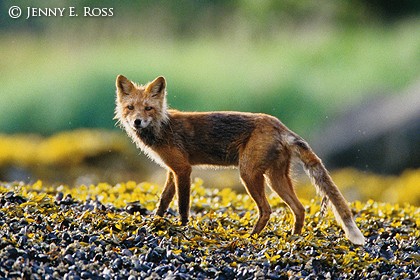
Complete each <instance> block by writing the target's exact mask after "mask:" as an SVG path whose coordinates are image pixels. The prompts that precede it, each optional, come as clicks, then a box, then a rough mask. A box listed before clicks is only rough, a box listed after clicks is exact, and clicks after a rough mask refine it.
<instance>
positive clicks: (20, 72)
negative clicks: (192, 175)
mask: <svg viewBox="0 0 420 280" xmlns="http://www.w3.org/2000/svg"><path fill="white" fill-rule="evenodd" d="M12 6H19V7H20V8H21V9H22V15H21V17H20V18H16V19H12V18H11V17H10V16H9V9H10V7H12ZM28 7H34V8H42V9H45V8H50V9H53V8H66V11H65V12H64V16H63V17H59V16H56V17H47V16H42V17H30V18H28V19H26V17H27V16H28V14H27V9H28ZM69 7H75V10H76V12H77V13H78V16H77V17H70V16H69V15H68V13H69ZM84 7H90V8H91V9H92V8H107V9H108V10H106V11H107V13H108V16H85V15H84V14H83V11H84ZM110 9H111V10H112V16H109V14H110ZM96 12H97V10H96ZM0 13H1V14H0V15H1V18H0V32H1V35H0V83H1V89H0V133H3V134H15V133H32V134H40V135H44V136H49V135H52V134H54V133H57V132H60V131H67V130H74V129H77V128H105V129H112V130H117V129H118V128H116V127H115V121H114V120H113V110H114V98H115V85H114V84H115V78H116V76H117V75H118V74H124V75H126V76H127V77H128V78H130V79H132V80H134V81H136V82H139V83H145V82H147V81H150V80H152V79H153V78H155V77H156V76H158V75H163V76H165V77H166V79H167V81H168V101H169V103H170V106H171V107H174V108H177V109H180V110H190V111H205V110H236V111H251V112H265V113H268V114H272V115H275V116H277V117H279V118H280V119H281V120H282V121H283V122H284V123H285V124H286V125H287V126H289V127H290V128H291V129H292V130H294V131H296V132H297V133H299V134H300V135H302V136H303V137H304V138H306V139H308V140H309V141H310V142H311V143H313V146H314V148H315V150H316V151H317V152H319V153H320V154H321V156H322V157H323V158H325V159H326V161H327V162H328V165H329V166H331V167H343V166H354V167H357V168H359V169H364V170H368V171H375V172H381V173H389V172H391V173H398V172H401V171H402V170H405V169H407V168H416V167H419V166H420V165H419V158H420V156H419V152H420V151H419V150H420V149H419V143H420V135H419V131H420V129H419V123H420V114H419V112H420V111H419V110H420V109H419V108H420V106H419V107H418V108H416V107H414V109H410V110H406V108H405V107H401V105H400V104H399V103H398V102H399V101H401V100H404V99H405V98H406V96H410V98H411V99H410V100H414V101H413V102H414V104H416V103H415V102H418V100H420V95H419V88H420V87H419V86H418V85H419V84H418V81H419V79H420V1H418V0H402V1H380V0H370V1H362V0H349V1H336V0H325V1H310V0H301V1H291V0H286V1H276V0H261V1H251V0H236V1H233V0H232V1H221V0H219V1H209V0H200V1H199V0H197V1H193V0H181V1H159V0H158V1H109V0H105V1H47V0H46V1H19V0H14V1H12V0H10V1H0ZM413 92H414V93H413ZM384 100H385V101H384ZM395 100H396V101H395ZM397 101H398V102H397ZM378 102H385V105H386V106H388V105H389V104H391V105H390V108H391V109H390V110H391V111H392V112H393V113H394V114H395V115H396V118H397V119H399V120H400V122H398V123H395V122H392V123H391V121H389V125H388V119H387V116H388V113H387V112H389V111H386V112H385V113H384V112H381V111H380V110H379V111H378V113H376V112H377V110H378V108H376V107H378V106H376V107H375V104H378ZM413 102H411V101H410V102H408V101H407V103H409V104H411V105H413ZM385 105H383V106H382V105H380V106H379V107H381V108H383V107H385ZM413 106H414V105H413ZM375 110H376V111H375ZM406 111H409V112H406ZM349 112H350V113H349ZM367 112H372V113H373V114H374V115H376V116H377V119H379V122H381V125H380V127H381V130H380V131H379V132H377V130H376V129H375V128H377V127H378V120H377V119H375V118H373V119H369V118H365V117H363V116H364V115H363V114H365V113H367ZM381 114H384V116H382V115H381ZM401 119H402V121H401ZM334 127H336V128H337V129H335V130H334V129H332V130H331V128H334ZM345 133H349V135H350V136H349V137H347V136H346V135H347V134H345ZM340 135H341V138H343V137H344V138H345V139H344V140H346V141H347V140H348V142H349V143H347V142H346V141H344V140H343V139H341V138H340V137H336V136H340ZM395 135H397V137H396V136H395ZM401 135H402V136H401ZM327 136H328V139H326V137H327ZM353 138H354V139H353ZM393 139H394V140H393ZM400 140H401V141H400ZM81 141H83V139H81ZM342 143H346V145H343V144H342ZM401 151H402V152H401ZM390 158H391V159H392V160H389V159H390ZM394 161H395V162H394Z"/></svg>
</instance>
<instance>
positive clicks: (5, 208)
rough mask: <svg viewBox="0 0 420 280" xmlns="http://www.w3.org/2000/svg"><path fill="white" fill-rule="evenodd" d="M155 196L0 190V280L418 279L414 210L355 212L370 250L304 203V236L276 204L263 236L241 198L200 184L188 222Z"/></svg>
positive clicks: (142, 189) (149, 190) (100, 190)
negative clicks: (161, 213)
mask: <svg viewBox="0 0 420 280" xmlns="http://www.w3.org/2000/svg"><path fill="white" fill-rule="evenodd" d="M158 194H159V188H157V187H156V186H153V185H150V184H147V183H142V184H135V183H133V182H128V183H125V184H118V185H114V186H111V185H107V184H99V185H96V186H89V187H85V186H82V187H78V188H68V187H66V186H57V187H52V186H44V185H43V184H42V183H41V182H37V183H35V184H33V185H25V184H23V183H2V184H0V263H1V264H0V279H13V278H15V279H16V278H23V279H234V278H236V279H331V278H333V279H336V278H338V279H360V278H368V279H419V276H418V275H420V268H419V267H420V245H419V238H420V231H419V226H420V208H418V207H414V206H410V205H408V204H407V205H404V206H401V205H400V206H398V205H390V204H384V203H377V202H374V201H368V202H366V203H360V202H355V203H353V204H352V209H353V210H354V213H355V217H356V222H357V223H358V224H359V225H360V228H361V230H362V232H363V233H364V235H365V236H366V241H367V242H366V245H364V246H354V245H352V244H351V243H350V242H349V241H348V240H347V239H346V238H345V237H344V234H343V232H342V230H341V229H340V228H339V227H338V225H337V223H336V222H335V221H334V219H333V216H332V215H331V213H330V215H328V216H327V217H321V216H320V215H319V202H316V201H310V202H304V205H305V206H306V216H307V217H306V221H305V222H306V224H305V230H304V232H303V233H302V235H301V236H294V235H291V228H292V223H293V217H292V215H291V213H290V211H289V210H287V208H286V207H285V206H284V204H283V203H282V202H281V201H280V200H279V199H278V198H277V197H276V196H274V195H270V199H269V200H270V203H271V205H272V206H273V209H274V213H273V215H272V218H271V220H270V223H269V225H268V226H267V228H266V229H265V230H264V231H263V233H262V234H261V236H260V237H256V236H249V234H248V232H249V231H250V230H251V229H252V225H253V224H254V222H255V219H256V214H257V213H256V209H255V205H254V204H253V202H252V201H251V200H250V198H249V197H248V196H247V195H243V194H236V193H235V192H233V191H231V190H229V189H225V190H221V191H219V190H208V189H205V188H203V187H202V182H201V181H199V180H198V181H196V182H195V183H194V186H193V191H192V197H193V199H192V211H191V216H192V217H191V221H190V223H189V224H188V226H185V227H181V226H180V225H179V224H178V222H177V221H178V218H177V214H176V211H174V210H173V209H176V205H175V204H172V205H171V209H170V211H169V213H168V215H167V217H165V218H154V217H153V215H152V210H153V209H154V207H155V204H156V202H157V200H158Z"/></svg>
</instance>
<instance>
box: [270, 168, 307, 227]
mask: <svg viewBox="0 0 420 280" xmlns="http://www.w3.org/2000/svg"><path fill="white" fill-rule="evenodd" d="M266 178H267V182H268V185H269V186H270V187H271V189H272V190H274V191H275V192H276V193H277V194H278V195H279V196H280V197H281V198H282V199H283V201H284V202H285V203H286V204H287V206H288V207H289V208H290V209H291V210H292V212H293V215H294V217H295V224H294V229H293V234H299V233H300V232H301V231H302V227H303V223H304V220H305V209H304V207H303V205H302V203H301V202H300V201H299V199H298V197H297V196H296V193H295V190H294V189H293V185H292V180H291V179H290V176H289V163H287V164H285V165H284V166H275V167H271V168H269V169H268V170H267V172H266Z"/></svg>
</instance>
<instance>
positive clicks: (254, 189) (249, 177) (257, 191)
mask: <svg viewBox="0 0 420 280" xmlns="http://www.w3.org/2000/svg"><path fill="white" fill-rule="evenodd" d="M240 172H241V180H242V183H243V184H244V185H245V188H246V190H247V191H248V194H249V195H250V196H251V197H252V199H253V200H254V201H255V203H256V204H257V207H258V213H259V217H258V221H257V223H256V224H255V226H254V228H253V230H252V232H251V235H253V234H259V233H260V232H261V231H262V230H263V229H264V227H265V225H266V224H267V222H268V220H269V219H270V215H271V208H270V205H269V204H268V201H267V197H266V196H265V189H264V176H263V174H262V173H254V172H246V171H245V170H243V169H241V170H240Z"/></svg>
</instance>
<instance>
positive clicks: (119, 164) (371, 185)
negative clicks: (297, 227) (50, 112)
mask: <svg viewBox="0 0 420 280" xmlns="http://www.w3.org/2000/svg"><path fill="white" fill-rule="evenodd" d="M139 153H140V152H139V151H138V150H136V149H135V147H134V144H132V143H130V142H129V140H128V137H126V136H125V135H124V134H123V133H116V132H111V131H103V130H102V131H88V130H76V131H72V132H62V133H59V134H57V135H53V136H51V137H48V138H43V137H39V136H35V135H32V136H31V135H2V136H0V177H1V178H2V180H6V181H14V180H23V181H25V182H34V181H36V180H38V178H42V179H43V180H44V181H45V182H46V183H49V184H58V185H61V184H63V183H64V184H69V185H71V186H79V185H91V184H98V183H100V182H109V183H111V184H117V183H119V182H121V181H122V180H127V178H130V179H131V180H136V181H140V180H142V181H145V180H151V181H155V182H157V184H158V185H160V184H163V179H164V177H165V176H164V171H163V169H161V168H157V166H156V165H155V164H151V163H145V162H144V160H145V156H144V155H139ZM152 170H157V171H154V172H158V175H157V176H156V175H154V174H153V172H151V171H152ZM205 173H206V174H203V173H201V174H200V173H198V174H199V176H202V175H204V176H205V177H204V178H205V180H206V182H207V184H208V186H210V187H211V188H219V189H226V188H233V189H235V190H236V191H237V192H241V193H243V192H245V189H244V188H243V187H242V185H241V184H240V182H239V180H238V172H237V171H236V170H228V171H223V170H222V171H213V172H211V173H209V172H208V171H206V172H205ZM193 176H197V174H196V173H195V172H194V175H193ZM332 176H333V179H334V181H335V182H336V184H337V185H338V186H339V188H340V190H341V191H342V192H343V194H344V196H345V197H346V198H347V199H348V200H349V201H354V200H361V201H368V200H369V199H373V200H375V201H384V202H390V203H406V202H407V203H411V204H412V205H420V170H418V169H417V170H408V171H405V172H404V173H403V174H401V175H400V176H383V175H382V176H381V175H376V174H371V173H365V172H360V171H357V170H354V169H341V170H337V171H335V172H333V173H332ZM296 177H298V179H299V180H298V181H297V183H296V190H297V193H298V195H299V197H300V198H303V199H306V200H311V199H313V198H314V197H316V193H315V188H314V187H313V185H311V184H310V183H309V182H308V179H307V177H306V176H304V175H302V176H296ZM79 191H80V189H79V190H78V192H79ZM114 192H118V188H116V189H115V190H114ZM88 193H89V192H88ZM113 203H117V202H113ZM118 205H119V204H118ZM119 207H120V206H119Z"/></svg>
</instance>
